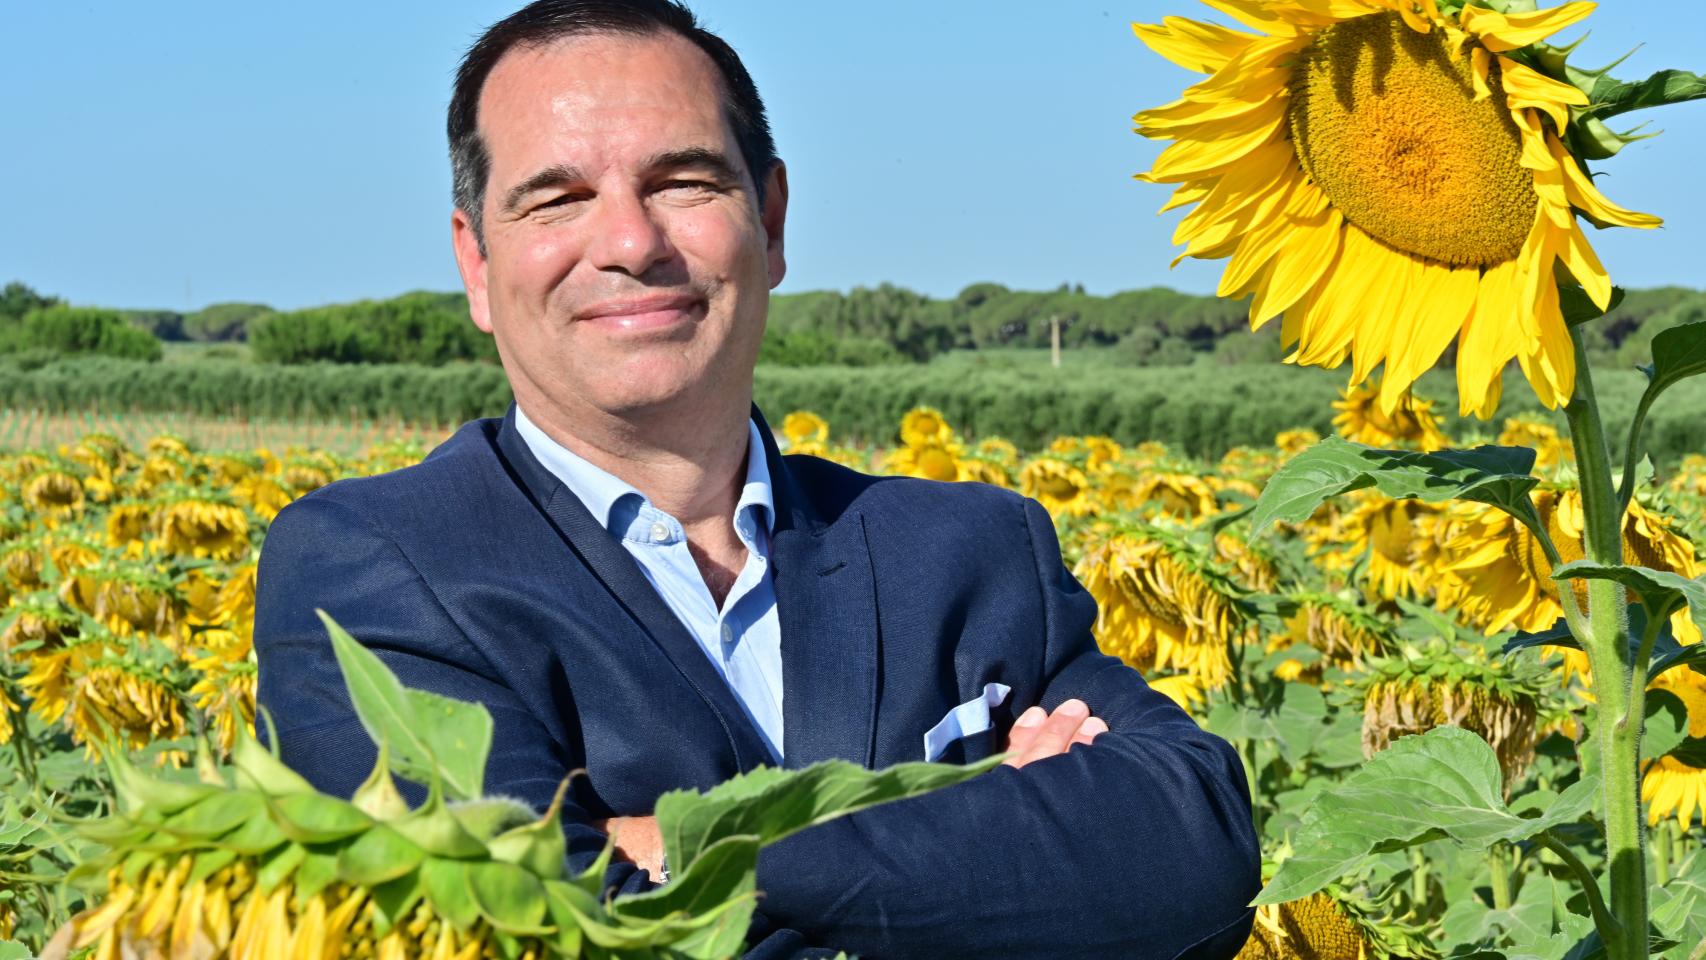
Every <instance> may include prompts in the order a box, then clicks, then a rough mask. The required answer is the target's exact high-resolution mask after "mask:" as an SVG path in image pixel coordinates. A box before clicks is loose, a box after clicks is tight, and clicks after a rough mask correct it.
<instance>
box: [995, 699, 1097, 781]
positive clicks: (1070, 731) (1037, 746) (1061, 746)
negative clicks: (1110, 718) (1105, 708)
mask: <svg viewBox="0 0 1706 960" xmlns="http://www.w3.org/2000/svg"><path fill="white" fill-rule="evenodd" d="M1089 714H1090V708H1089V707H1088V706H1087V705H1086V704H1085V703H1084V701H1082V700H1078V699H1072V700H1067V701H1066V702H1064V703H1062V704H1061V705H1060V706H1058V707H1056V708H1055V710H1054V712H1053V713H1050V712H1048V711H1047V710H1044V709H1043V708H1042V707H1031V708H1030V709H1029V710H1026V711H1025V712H1024V713H1022V714H1020V715H1019V719H1018V720H1017V721H1015V722H1014V724H1013V730H1012V732H1011V733H1009V734H1008V736H1007V745H1006V747H1005V752H1007V753H1011V754H1013V756H1011V757H1009V758H1007V759H1006V760H1004V761H1002V762H1003V763H1004V764H1005V765H1007V766H1009V767H1015V768H1017V767H1022V766H1024V765H1025V764H1027V763H1030V762H1032V761H1033V760H1041V759H1043V758H1044V757H1052V756H1054V755H1055V754H1057V753H1065V752H1066V751H1067V750H1068V749H1070V748H1071V746H1072V745H1073V744H1075V743H1082V744H1086V745H1088V744H1090V743H1092V742H1094V741H1095V739H1096V736H1097V735H1098V734H1101V733H1105V732H1106V731H1107V729H1108V722H1107V721H1106V720H1103V719H1102V718H1101V717H1092V716H1090V715H1089Z"/></svg>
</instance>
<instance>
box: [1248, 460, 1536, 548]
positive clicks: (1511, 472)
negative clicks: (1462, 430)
mask: <svg viewBox="0 0 1706 960" xmlns="http://www.w3.org/2000/svg"><path fill="white" fill-rule="evenodd" d="M1533 468H1534V450H1533V449H1532V448H1530V447H1476V448H1475V449H1473V450H1442V451H1440V452H1439V453H1412V452H1409V451H1404V450H1376V449H1374V448H1372V447H1367V446H1364V445H1362V444H1360V443H1351V442H1350V441H1348V440H1341V439H1339V438H1338V437H1328V438H1327V439H1325V440H1323V441H1321V442H1320V443H1318V444H1316V445H1315V446H1313V447H1311V448H1309V449H1308V450H1305V451H1304V452H1302V453H1300V454H1298V455H1297V456H1295V457H1293V458H1292V459H1291V460H1289V461H1287V462H1286V464H1285V465H1284V466H1283V467H1281V468H1280V469H1279V472H1277V473H1275V474H1274V476H1273V478H1272V479H1270V480H1269V481H1268V482H1267V484H1266V485H1265V486H1264V487H1263V488H1262V495H1261V497H1260V499H1258V500H1257V501H1256V509H1255V512H1254V513H1253V514H1251V518H1250V529H1251V532H1252V533H1261V532H1262V531H1263V530H1264V529H1266V528H1267V527H1268V525H1269V524H1272V523H1273V522H1275V521H1276V520H1283V521H1285V522H1288V523H1297V522H1299V521H1302V520H1306V519H1308V518H1309V516H1310V515H1311V514H1313V513H1314V512H1315V508H1316V507H1319V506H1320V505H1321V504H1323V503H1325V502H1327V501H1328V500H1330V499H1332V498H1333V497H1336V496H1339V495H1340V494H1344V493H1349V492H1351V491H1352V490H1361V489H1364V488H1366V487H1374V488H1376V489H1377V490H1379V491H1380V492H1381V493H1383V494H1385V495H1386V496H1388V497H1391V498H1393V499H1406V498H1412V497H1413V498H1416V499H1420V500H1425V501H1428V502H1430V503H1438V502H1440V501H1443V500H1474V501H1478V502H1480V503H1486V504H1491V505H1493V506H1496V507H1499V508H1501V509H1503V510H1504V511H1505V512H1507V513H1510V514H1513V515H1516V516H1519V517H1525V518H1526V519H1527V521H1528V522H1529V523H1530V525H1537V524H1538V523H1539V519H1538V517H1536V516H1535V513H1534V505H1533V504H1532V503H1530V502H1529V499H1528V492H1529V491H1530V490H1532V489H1534V485H1535V484H1536V483H1538V482H1539V481H1538V480H1537V479H1535V478H1534V477H1533V476H1531V475H1530V473H1529V471H1530V470H1532V469H1533Z"/></svg>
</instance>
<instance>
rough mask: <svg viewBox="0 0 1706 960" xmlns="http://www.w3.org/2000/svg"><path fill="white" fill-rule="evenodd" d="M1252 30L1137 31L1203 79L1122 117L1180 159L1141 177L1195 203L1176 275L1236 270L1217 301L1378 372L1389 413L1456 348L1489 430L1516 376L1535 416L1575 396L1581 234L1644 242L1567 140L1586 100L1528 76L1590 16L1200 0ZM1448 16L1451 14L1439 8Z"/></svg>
mask: <svg viewBox="0 0 1706 960" xmlns="http://www.w3.org/2000/svg"><path fill="white" fill-rule="evenodd" d="M1204 2H1205V3H1206V4H1208V5H1209V6H1211V7H1214V8H1215V9H1217V10H1220V11H1222V12H1223V13H1226V14H1227V15H1229V16H1231V17H1233V18H1235V19H1237V20H1238V21H1240V22H1242V23H1243V24H1245V25H1247V26H1250V27H1253V28H1255V29H1256V30H1259V31H1261V32H1260V33H1249V32H1245V31H1241V30H1232V29H1228V28H1226V27H1222V26H1217V25H1214V24H1209V23H1199V22H1197V21H1194V20H1189V19H1185V18H1182V17H1166V18H1164V19H1163V21H1162V22H1161V23H1160V24H1134V25H1133V28H1134V29H1135V30H1136V32H1137V35H1138V37H1139V38H1140V39H1142V40H1143V41H1144V42H1145V43H1147V44H1148V45H1149V46H1150V47H1151V48H1152V49H1154V50H1155V51H1156V52H1157V53H1159V54H1161V55H1162V56H1164V57H1166V58H1167V59H1169V60H1171V61H1173V62H1174V63H1177V64H1179V65H1180V66H1183V67H1186V68H1187V69H1190V70H1194V71H1197V72H1199V73H1205V74H1208V75H1209V77H1208V79H1207V80H1204V81H1202V82H1200V83H1198V84H1196V85H1194V86H1192V87H1190V88H1189V89H1187V90H1186V91H1185V93H1184V97H1183V99H1180V100H1177V101H1175V102H1173V103H1170V104H1167V105H1165V106H1162V107H1157V108H1155V109H1153V110H1145V111H1143V112H1142V113H1139V114H1137V116H1136V117H1135V118H1134V119H1135V120H1136V122H1137V131H1138V132H1139V133H1141V134H1143V135H1144V136H1146V137H1151V138H1156V139H1165V140H1172V141H1175V142H1174V143H1173V144H1172V145H1171V146H1169V147H1168V148H1167V149H1166V150H1164V151H1162V153H1161V155H1160V156H1159V157H1158V158H1157V159H1156V161H1155V165H1154V167H1153V168H1152V169H1151V170H1149V171H1148V172H1147V173H1142V174H1139V175H1138V178H1139V179H1142V180H1147V181H1149V182H1152V183H1171V184H1178V189H1177V190H1176V191H1175V192H1174V194H1173V198H1172V200H1171V201H1169V202H1168V203H1167V204H1166V206H1164V207H1163V208H1162V209H1163V210H1170V209H1174V208H1177V207H1183V206H1189V205H1193V204H1194V205H1195V209H1194V210H1192V211H1191V212H1190V214H1189V215H1187V216H1186V217H1185V218H1184V220H1183V221H1182V222H1181V223H1180V224H1179V227H1178V230H1177V231H1176V232H1175V234H1174V241H1175V242H1176V243H1182V244H1185V245H1186V246H1185V251H1184V253H1183V254H1181V257H1185V256H1190V257H1199V258H1203V259H1218V258H1221V257H1230V258H1231V259H1230V262H1229V263H1228V264H1227V267H1226V271H1225V273H1224V275H1223V276H1222V277H1221V281H1220V288H1219V291H1218V292H1219V294H1220V295H1221V296H1228V297H1243V296H1253V299H1252V300H1251V303H1250V321H1251V324H1252V325H1253V326H1257V327H1259V326H1261V325H1262V324H1264V323H1266V322H1268V321H1269V320H1271V319H1273V318H1274V317H1276V316H1280V315H1282V314H1283V315H1284V321H1283V325H1282V327H1283V329H1282V335H1281V339H1282V340H1283V341H1284V342H1286V343H1287V344H1296V350H1295V352H1294V353H1293V354H1291V356H1290V357H1289V358H1288V359H1290V360H1292V361H1294V362H1297V363H1306V364H1317V365H1322V366H1329V367H1330V366H1337V365H1339V364H1340V363H1342V362H1344V360H1345V359H1346V358H1347V357H1348V358H1350V359H1351V360H1352V363H1353V370H1352V374H1351V380H1352V382H1353V383H1361V382H1362V381H1363V380H1364V379H1366V378H1367V377H1368V375H1369V374H1370V373H1371V372H1372V371H1373V370H1374V368H1375V367H1376V366H1378V365H1379V364H1381V363H1382V362H1384V363H1385V365H1386V366H1385V376H1384V379H1383V381H1382V386H1381V401H1382V403H1383V405H1385V406H1386V407H1387V408H1388V409H1390V408H1392V407H1393V406H1394V405H1396V404H1397V402H1398V400H1399V398H1400V397H1401V396H1402V395H1403V394H1404V392H1405V391H1406V390H1407V389H1408V388H1409V387H1410V385H1411V383H1413V382H1414V381H1415V379H1416V377H1417V376H1419V375H1420V374H1421V373H1422V372H1423V371H1424V370H1426V369H1428V368H1429V367H1431V366H1432V365H1433V364H1434V362H1435V361H1436V360H1438V359H1439V357H1440V355H1441V354H1442V353H1443V352H1444V351H1445V349H1446V347H1447V346H1448V345H1449V344H1450V342H1451V340H1452V338H1453V337H1456V338H1457V340H1458V347H1459V348H1458V354H1457V356H1458V362H1457V377H1458V391H1459V399H1460V406H1461V408H1462V411H1463V412H1464V413H1469V412H1474V413H1475V414H1477V415H1479V416H1482V417H1486V416H1490V415H1491V413H1492V411H1493V410H1494V408H1495V407H1496V406H1497V405H1498V400H1499V385H1500V378H1499V373H1500V371H1502V370H1503V369H1504V367H1505V366H1506V364H1507V363H1508V362H1509V361H1510V360H1511V359H1512V358H1515V359H1516V360H1518V361H1519V362H1520V363H1521V364H1522V368H1523V371H1524V373H1526V374H1527V376H1528V380H1529V382H1530V383H1531V384H1533V385H1534V388H1535V391H1536V393H1538V394H1539V396H1540V398H1541V400H1542V401H1543V402H1544V403H1546V404H1547V405H1549V406H1556V405H1558V404H1561V403H1564V402H1566V401H1568V400H1569V398H1570V395H1571V391H1572V390H1573V388H1574V386H1575V356H1574V352H1573V348H1572V346H1571V343H1570V337H1569V333H1568V331H1567V329H1566V328H1565V325H1564V319H1563V315H1562V313H1561V311H1560V308H1559V298H1558V288H1557V286H1556V284H1555V283H1554V270H1555V269H1557V268H1559V267H1561V268H1562V269H1563V270H1564V271H1567V272H1568V274H1569V275H1570V276H1572V277H1574V278H1575V282H1577V283H1579V284H1581V285H1582V287H1583V288H1584V289H1585V291H1586V293H1587V295H1588V296H1589V298H1591V299H1592V300H1593V301H1594V303H1596V304H1597V305H1599V306H1600V308H1601V309H1604V308H1605V307H1606V306H1607V305H1608V304H1609V303H1610V299H1611V281H1610V279H1609V277H1608V276H1607V275H1606V272H1605V268H1604V267H1603V266H1602V265H1601V264H1600V262H1599V259H1598V257H1597V256H1595V254H1594V252H1593V250H1592V248H1591V247H1590V246H1589V245H1588V242H1587V238H1586V237H1585V236H1584V235H1583V233H1582V230H1581V227H1580V225H1579V224H1578V223H1577V221H1576V214H1577V212H1580V213H1581V214H1583V215H1584V216H1586V217H1587V218H1588V219H1589V220H1591V221H1592V222H1594V223H1595V224H1596V225H1601V226H1603V225H1612V224H1615V225H1620V226H1629V227H1655V226H1658V225H1659V223H1660V221H1659V219H1658V218H1657V217H1653V216H1649V215H1647V214H1640V213H1634V212H1632V211H1629V210H1626V209H1623V208H1622V207H1619V206H1617V205H1615V204H1613V203H1611V202H1610V201H1608V200H1607V199H1606V198H1605V197H1604V196H1602V195H1601V194H1600V192H1599V190H1598V189H1597V188H1596V187H1595V186H1594V184H1593V181H1592V180H1591V179H1589V177H1588V175H1587V173H1586V172H1585V171H1584V170H1583V169H1582V167H1581V165H1580V164H1579V163H1578V162H1577V160H1576V158H1575V157H1574V156H1572V155H1571V154H1570V152H1569V151H1568V149H1567V148H1566V147H1565V145H1564V141H1563V140H1562V139H1561V138H1562V136H1563V135H1564V133H1565V132H1566V130H1567V128H1568V124H1569V123H1570V122H1571V121H1570V109H1571V108H1572V107H1585V106H1587V105H1588V103H1589V101H1588V98H1587V96H1586V95H1585V94H1583V93H1582V92H1581V91H1580V90H1578V89H1576V88H1575V87H1574V86H1571V85H1569V84H1567V83H1563V82H1560V81H1558V80H1555V79H1553V78H1551V77H1549V76H1546V75H1545V74H1543V73H1541V72H1540V71H1538V70H1536V69H1533V68H1532V67H1530V66H1527V65H1525V64H1524V63H1522V62H1520V58H1521V57H1522V56H1524V54H1523V53H1521V51H1523V50H1524V48H1527V47H1529V46H1530V45H1532V44H1535V43H1538V42H1539V41H1541V40H1544V39H1546V38H1547V37H1550V36H1551V35H1552V34H1554V33H1556V32H1558V31H1559V30H1563V29H1565V28H1567V27H1569V26H1572V25H1573V24H1576V23H1578V22H1580V21H1581V20H1582V19H1583V18H1584V17H1586V16H1587V15H1588V14H1589V13H1590V12H1592V10H1593V8H1594V4H1592V3H1586V2H1574V3H1566V4H1563V5H1562V6H1557V7H1551V8H1548V9H1545V10H1534V11H1531V12H1526V13H1511V14H1503V13H1499V12H1497V11H1495V10H1492V9H1489V8H1487V7H1482V6H1462V7H1461V9H1456V8H1457V7H1458V5H1457V4H1452V3H1449V2H1445V0H1204ZM1448 10H1449V11H1450V12H1446V11H1448Z"/></svg>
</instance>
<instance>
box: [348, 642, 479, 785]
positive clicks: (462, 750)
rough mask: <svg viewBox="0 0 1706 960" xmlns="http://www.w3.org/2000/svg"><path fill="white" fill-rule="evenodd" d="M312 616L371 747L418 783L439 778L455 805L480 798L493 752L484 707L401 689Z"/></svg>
mask: <svg viewBox="0 0 1706 960" xmlns="http://www.w3.org/2000/svg"><path fill="white" fill-rule="evenodd" d="M315 612H316V613H318V614H319V615H320V620H321V621H322V622H324V623H325V625H326V630H327V632H328V633H330V634H331V638H332V651H333V653H335V654H336V655H337V658H338V666H339V667H340V668H342V670H343V672H344V683H345V685H347V686H348V687H349V695H350V701H351V702H352V703H353V704H354V705H355V712H356V715H357V716H358V717H360V718H361V725H362V726H363V727H365V728H366V729H367V734H368V736H370V737H372V738H373V742H374V743H375V744H379V743H384V744H386V745H387V746H388V747H389V749H390V751H391V766H392V769H393V770H395V771H396V772H397V774H398V775H400V776H402V777H405V778H407V779H409V780H413V781H415V782H417V783H431V782H432V781H433V780H435V779H442V780H443V781H444V789H445V791H446V792H447V793H449V794H450V795H451V796H452V797H454V798H456V799H458V800H472V799H474V798H476V797H478V796H480V794H481V792H482V788H483V787H484V784H485V776H486V757H487V755H488V754H489V753H490V752H491V749H492V715H491V714H490V713H487V712H486V708H485V707H483V706H481V705H480V704H478V703H465V702H463V701H460V700H452V699H451V698H449V697H441V696H438V695H437V694H432V693H427V692H426V691H424V690H410V689H408V688H407V687H404V686H403V684H402V682H401V681H399V680H398V679H397V675H396V674H394V673H392V672H391V669H390V668H389V667H387V666H385V664H384V662H383V661H381V660H380V659H379V657H378V655H377V654H375V653H374V652H373V651H371V650H369V649H367V648H366V647H364V646H362V645H361V643H360V642H358V641H357V640H356V639H355V638H354V637H352V636H350V635H349V633H348V632H346V631H345V630H344V628H342V627H340V626H338V624H337V622H336V621H334V620H333V619H332V618H331V617H329V616H327V615H326V612H325V611H324V610H316V611H315Z"/></svg>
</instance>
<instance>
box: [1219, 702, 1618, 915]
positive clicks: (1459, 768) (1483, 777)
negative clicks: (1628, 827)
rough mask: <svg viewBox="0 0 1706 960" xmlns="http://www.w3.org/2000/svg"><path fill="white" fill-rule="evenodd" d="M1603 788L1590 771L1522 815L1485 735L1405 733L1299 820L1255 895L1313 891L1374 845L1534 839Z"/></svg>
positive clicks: (1271, 899) (1270, 898)
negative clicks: (1275, 868) (1535, 811)
mask: <svg viewBox="0 0 1706 960" xmlns="http://www.w3.org/2000/svg"><path fill="white" fill-rule="evenodd" d="M1597 787H1598V784H1597V782H1595V781H1593V780H1590V779H1587V778H1583V779H1581V780H1578V781H1577V782H1576V783H1575V784H1574V785H1573V786H1571V787H1570V788H1568V789H1567V790H1565V791H1564V792H1563V793H1561V794H1559V795H1558V797H1557V798H1555V799H1553V800H1552V801H1551V803H1550V804H1549V805H1548V806H1547V808H1546V810H1545V811H1544V812H1542V813H1540V814H1539V815H1538V816H1532V817H1524V816H1520V815H1518V814H1517V813H1515V812H1512V810H1511V809H1510V808H1509V807H1507V806H1506V805H1505V801H1504V797H1503V792H1502V791H1503V788H1504V780H1503V777H1502V776H1501V774H1500V772H1499V760H1498V757H1497V756H1496V755H1495V754H1494V753H1493V748H1492V747H1490V746H1488V745H1487V742H1486V741H1485V740H1482V739H1481V738H1480V737H1479V736H1477V735H1475V734H1473V733H1470V732H1469V731H1467V730H1462V729H1459V728H1457V727H1436V728H1434V729H1432V730H1429V731H1428V732H1427V733H1425V734H1422V735H1420V736H1411V737H1403V738H1401V739H1399V740H1398V741H1396V742H1395V743H1393V744H1392V746H1390V747H1388V748H1387V749H1385V750H1383V751H1381V752H1380V753H1377V754H1375V756H1374V758H1373V759H1372V760H1370V761H1369V762H1368V763H1367V764H1366V765H1364V766H1363V767H1362V768H1361V769H1359V770H1357V771H1356V772H1355V773H1352V774H1351V775H1350V776H1348V777H1346V778H1345V779H1344V780H1343V781H1341V782H1340V783H1338V784H1336V785H1334V786H1332V787H1330V788H1328V789H1326V790H1323V791H1322V792H1321V793H1320V795H1319V796H1317V797H1316V799H1315V802H1314V804H1312V805H1311V806H1310V808H1309V812H1308V813H1306V814H1305V815H1304V818H1303V822H1302V824H1301V825H1300V826H1299V827H1298V830H1297V835H1296V840H1295V842H1294V846H1295V849H1296V853H1294V854H1293V855H1292V856H1291V857H1290V858H1289V859H1287V860H1286V861H1285V862H1284V863H1283V864H1281V865H1280V869H1279V872H1278V873H1276V874H1275V875H1274V878H1273V879H1272V880H1270V881H1269V882H1268V885H1267V887H1265V888H1264V889H1263V890H1262V893H1261V895H1260V896H1258V897H1257V898H1256V899H1255V901H1253V902H1254V903H1255V904H1264V903H1283V902H1285V901H1287V900H1295V899H1297V898H1299V897H1306V896H1308V895H1309V894H1311V893H1314V892H1315V891H1317V890H1320V889H1321V888H1322V887H1324V886H1326V885H1327V884H1328V883H1329V882H1331V881H1333V880H1335V879H1337V878H1339V877H1341V876H1344V875H1346V874H1348V873H1350V872H1352V870H1353V868H1355V867H1356V866H1357V865H1358V864H1359V863H1360V862H1361V861H1362V860H1363V859H1364V858H1365V857H1367V856H1368V855H1370V854H1371V853H1377V852H1386V851H1391V850H1397V849H1402V848H1404V847H1407V846H1412V845H1415V844H1419V843H1426V842H1429V841H1433V840H1441V839H1452V840H1455V841H1457V842H1458V843H1462V844H1468V845H1478V846H1485V845H1489V844H1492V843H1496V842H1500V841H1504V842H1510V841H1516V840H1525V839H1527V838H1529V837H1532V836H1534V835H1536V834H1539V833H1542V832H1544V831H1546V830H1550V829H1553V828H1555V827H1560V826H1564V825H1566V824H1570V823H1572V822H1574V821H1575V820H1577V819H1579V818H1581V817H1582V816H1584V815H1586V814H1587V813H1588V812H1589V811H1590V810H1591V809H1592V806H1593V800H1594V794H1595V792H1596V790H1597Z"/></svg>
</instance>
